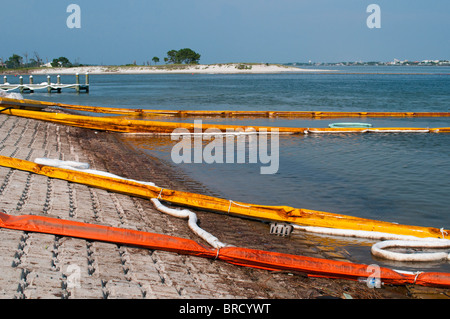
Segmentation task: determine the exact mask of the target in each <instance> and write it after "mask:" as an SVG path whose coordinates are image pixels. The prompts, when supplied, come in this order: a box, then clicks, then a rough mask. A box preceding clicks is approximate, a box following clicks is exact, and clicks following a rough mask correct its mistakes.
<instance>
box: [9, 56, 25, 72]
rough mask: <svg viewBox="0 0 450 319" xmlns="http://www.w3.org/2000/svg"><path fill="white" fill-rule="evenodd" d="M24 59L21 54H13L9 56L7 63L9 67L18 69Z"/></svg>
mask: <svg viewBox="0 0 450 319" xmlns="http://www.w3.org/2000/svg"><path fill="white" fill-rule="evenodd" d="M22 61H23V58H22V57H21V56H20V55H17V54H13V55H12V56H10V57H9V59H8V60H7V61H6V62H5V64H6V67H7V68H8V69H16V68H20V66H21V65H22Z"/></svg>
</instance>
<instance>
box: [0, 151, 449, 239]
mask: <svg viewBox="0 0 450 319" xmlns="http://www.w3.org/2000/svg"><path fill="white" fill-rule="evenodd" d="M0 166H3V167H9V168H13V169H18V170H22V171H27V172H32V173H35V174H39V175H44V176H47V177H50V178H57V179H62V180H66V181H70V182H73V183H79V184H84V185H88V186H91V187H96V188H101V189H105V190H108V191H112V192H117V193H122V194H126V195H130V196H135V197H141V198H147V199H151V198H158V199H160V200H162V201H166V202H169V203H172V204H175V205H179V206H186V207H192V208H196V209H200V210H206V211H212V212H219V213H224V214H230V215H235V216H239V217H245V218H251V219H257V220H262V221H279V222H287V223H291V224H296V225H301V226H316V227H326V228H339V229H350V230H362V231H373V232H381V233H389V234H397V235H407V236H415V237H420V238H427V237H433V238H443V237H444V234H450V231H449V230H444V229H438V228H433V227H421V226H409V225H400V224H396V223H390V222H384V221H376V220H372V219H366V218H359V217H352V216H346V215H340V214H334V213H328V212H322V211H315V210H309V209H303V208H293V207H289V206H264V205H255V204H249V203H243V202H235V201H232V200H227V199H222V198H217V197H211V196H206V195H201V194H195V193H189V192H183V191H177V190H171V189H164V188H161V187H157V186H151V185H148V184H144V183H140V182H137V181H132V180H127V179H121V178H116V177H107V176H103V175H99V174H92V173H87V172H83V171H78V170H72V169H63V168H58V167H53V166H46V165H41V164H36V163H34V162H30V161H26V160H21V159H17V158H11V157H5V156H0Z"/></svg>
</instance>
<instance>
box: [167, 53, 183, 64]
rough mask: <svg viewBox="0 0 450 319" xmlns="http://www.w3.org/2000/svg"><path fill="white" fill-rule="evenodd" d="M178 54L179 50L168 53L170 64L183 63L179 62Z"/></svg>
mask: <svg viewBox="0 0 450 319" xmlns="http://www.w3.org/2000/svg"><path fill="white" fill-rule="evenodd" d="M177 53H178V51H177V50H170V51H169V52H167V61H168V62H169V63H177V64H178V63H181V62H180V61H178V57H177Z"/></svg>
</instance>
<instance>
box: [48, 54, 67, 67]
mask: <svg viewBox="0 0 450 319" xmlns="http://www.w3.org/2000/svg"><path fill="white" fill-rule="evenodd" d="M51 65H52V67H54V68H56V67H63V68H69V67H71V66H72V63H70V61H69V59H68V58H66V57H63V56H61V57H59V58H57V59H53V61H52V62H51Z"/></svg>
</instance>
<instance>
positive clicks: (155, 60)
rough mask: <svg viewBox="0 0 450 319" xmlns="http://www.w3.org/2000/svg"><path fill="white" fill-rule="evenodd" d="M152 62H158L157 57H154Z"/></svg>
mask: <svg viewBox="0 0 450 319" xmlns="http://www.w3.org/2000/svg"><path fill="white" fill-rule="evenodd" d="M152 61H153V62H155V64H156V63H158V62H159V58H158V57H157V56H154V57H153V59H152Z"/></svg>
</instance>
